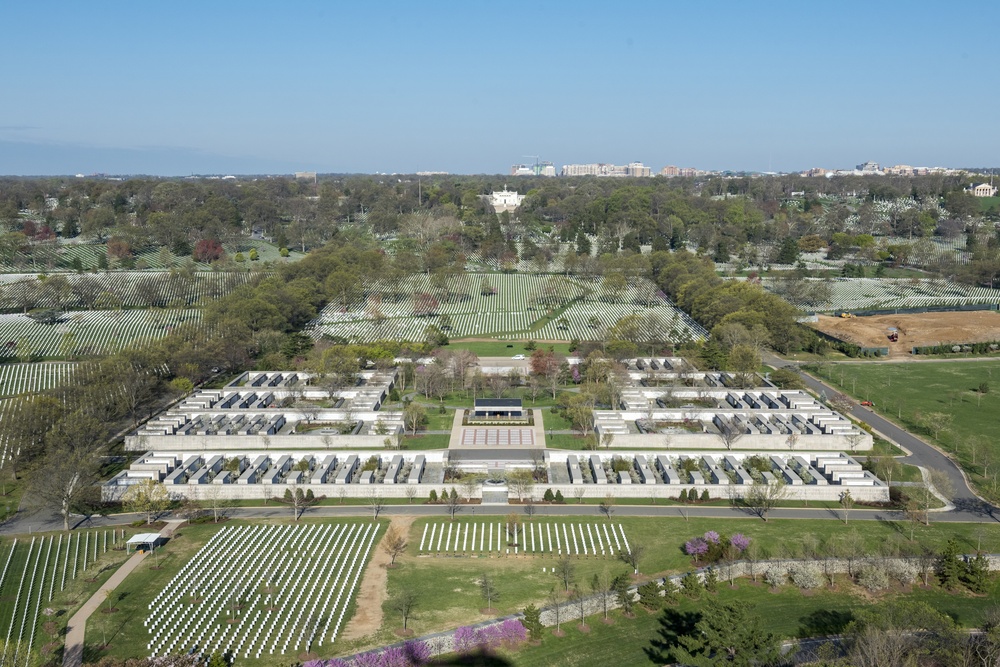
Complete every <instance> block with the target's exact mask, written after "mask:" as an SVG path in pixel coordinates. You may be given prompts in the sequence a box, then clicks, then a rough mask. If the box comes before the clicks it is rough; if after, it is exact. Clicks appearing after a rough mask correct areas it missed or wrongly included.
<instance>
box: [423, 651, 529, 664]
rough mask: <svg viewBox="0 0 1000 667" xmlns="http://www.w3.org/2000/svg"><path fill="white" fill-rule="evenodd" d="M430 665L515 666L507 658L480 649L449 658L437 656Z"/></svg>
mask: <svg viewBox="0 0 1000 667" xmlns="http://www.w3.org/2000/svg"><path fill="white" fill-rule="evenodd" d="M427 665H428V667H514V663H513V662H511V661H510V660H508V659H507V658H503V657H500V656H498V655H494V654H493V653H490V652H489V651H480V652H477V653H470V654H465V655H458V656H452V657H449V658H435V659H433V660H431V661H430V662H428V663H427Z"/></svg>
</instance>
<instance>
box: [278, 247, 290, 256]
mask: <svg viewBox="0 0 1000 667" xmlns="http://www.w3.org/2000/svg"><path fill="white" fill-rule="evenodd" d="M278 254H279V255H281V256H282V257H288V254H289V253H288V248H281V249H280V250H278Z"/></svg>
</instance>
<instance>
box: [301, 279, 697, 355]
mask: <svg viewBox="0 0 1000 667" xmlns="http://www.w3.org/2000/svg"><path fill="white" fill-rule="evenodd" d="M486 277H487V278H488V280H489V282H490V283H491V284H492V286H493V287H494V288H495V290H496V292H495V293H494V294H488V295H487V294H482V293H481V289H480V286H481V283H482V280H483V278H484V275H483V274H474V273H469V274H465V275H463V276H460V277H457V278H455V279H454V281H453V284H451V285H449V291H450V292H451V293H452V294H453V298H451V299H448V298H441V299H439V300H438V307H437V308H436V310H435V314H433V315H417V314H415V311H416V309H417V308H418V307H419V306H418V297H417V295H419V294H424V293H427V294H432V293H434V292H435V289H434V287H433V286H432V285H431V283H430V279H429V278H428V277H427V276H425V275H423V274H415V275H412V276H409V277H407V278H406V279H405V285H404V286H403V287H402V288H401V290H400V293H402V294H408V295H411V296H406V297H404V298H401V299H400V300H398V301H395V300H386V299H377V298H375V297H373V296H369V297H364V296H361V297H359V298H358V299H357V300H355V301H354V302H353V303H351V304H350V306H348V307H345V306H343V305H342V304H337V303H331V304H330V305H328V306H327V307H326V308H324V309H323V311H322V312H321V313H320V315H319V317H318V318H316V320H315V321H314V322H313V323H312V324H311V329H312V334H313V336H315V337H319V336H321V335H323V334H327V335H330V336H334V337H341V338H344V339H347V340H359V341H366V340H377V339H380V338H387V337H388V338H398V339H400V340H423V338H424V329H426V328H427V326H428V325H430V324H438V325H439V326H440V325H441V323H442V320H441V317H442V316H447V318H448V321H449V322H448V324H447V325H446V326H447V327H448V328H446V329H445V331H444V333H445V334H446V335H448V336H449V337H450V338H470V337H472V338H476V337H484V338H495V339H502V340H511V341H515V340H523V339H535V340H540V341H570V340H573V339H577V340H595V339H597V338H598V337H599V335H600V332H601V331H602V330H606V329H607V328H608V327H610V326H612V325H613V324H614V323H615V322H616V321H618V320H619V319H620V318H622V317H625V316H626V315H633V314H635V315H647V314H653V315H658V316H659V317H660V319H661V322H662V323H663V326H664V329H665V333H667V334H669V338H670V339H671V340H674V341H679V340H702V339H704V337H705V336H706V331H705V330H704V328H702V327H701V326H700V325H699V324H697V323H696V322H695V321H694V320H692V319H691V318H690V317H689V316H688V315H687V314H686V313H684V312H683V311H681V310H680V309H679V308H677V307H676V306H674V305H673V304H672V303H671V302H670V300H669V299H668V298H667V297H666V296H665V295H663V294H662V293H657V289H656V287H655V286H654V285H653V284H652V283H651V282H649V281H647V280H641V281H639V282H638V283H636V284H633V285H629V286H627V287H626V288H625V289H624V290H622V291H621V292H619V293H615V294H606V293H603V292H601V289H600V284H599V283H598V282H597V281H588V280H584V279H579V278H574V279H570V278H565V277H561V276H553V275H545V274H517V273H511V274H508V273H496V274H488V276H486ZM553 280H554V281H555V282H556V283H557V284H558V286H559V290H560V292H561V294H560V298H561V299H562V303H561V304H558V305H557V304H552V303H549V301H548V299H549V298H551V297H552V294H550V291H551V289H553V287H552V285H553V283H552V281H553ZM366 288H367V289H368V291H369V292H372V293H376V292H378V291H379V289H380V288H379V285H378V284H377V283H376V282H374V281H373V282H372V283H371V284H369V285H367V286H366ZM593 317H596V318H597V321H598V324H597V325H596V326H595V325H594V324H593V323H592V322H591V318H593Z"/></svg>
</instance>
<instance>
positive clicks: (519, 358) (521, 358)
mask: <svg viewBox="0 0 1000 667" xmlns="http://www.w3.org/2000/svg"><path fill="white" fill-rule="evenodd" d="M511 359H513V360H514V361H524V355H523V354H515V355H514V356H513V357H511Z"/></svg>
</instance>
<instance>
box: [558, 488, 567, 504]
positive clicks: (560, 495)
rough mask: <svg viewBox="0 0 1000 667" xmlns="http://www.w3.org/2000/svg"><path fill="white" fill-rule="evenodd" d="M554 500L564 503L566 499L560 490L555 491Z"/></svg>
mask: <svg viewBox="0 0 1000 667" xmlns="http://www.w3.org/2000/svg"><path fill="white" fill-rule="evenodd" d="M556 502H557V503H564V502H566V499H565V498H563V494H562V491H556Z"/></svg>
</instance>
